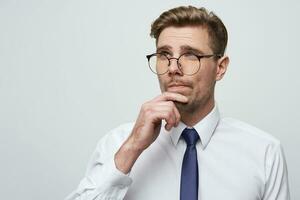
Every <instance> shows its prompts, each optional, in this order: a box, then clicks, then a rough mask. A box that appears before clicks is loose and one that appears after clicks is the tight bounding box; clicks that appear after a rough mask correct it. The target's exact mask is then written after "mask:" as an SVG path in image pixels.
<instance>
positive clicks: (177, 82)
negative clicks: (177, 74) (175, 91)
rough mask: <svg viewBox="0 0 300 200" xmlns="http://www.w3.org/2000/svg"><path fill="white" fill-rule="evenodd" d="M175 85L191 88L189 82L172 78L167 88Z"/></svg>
mask: <svg viewBox="0 0 300 200" xmlns="http://www.w3.org/2000/svg"><path fill="white" fill-rule="evenodd" d="M177 85H183V86H188V87H192V85H193V84H192V82H191V81H187V80H181V79H179V78H172V80H171V81H170V83H168V84H167V86H168V87H172V86H177Z"/></svg>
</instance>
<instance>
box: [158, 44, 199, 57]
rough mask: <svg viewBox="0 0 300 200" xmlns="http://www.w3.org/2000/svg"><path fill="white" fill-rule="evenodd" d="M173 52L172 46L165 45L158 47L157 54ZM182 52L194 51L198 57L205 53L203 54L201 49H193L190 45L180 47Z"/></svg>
mask: <svg viewBox="0 0 300 200" xmlns="http://www.w3.org/2000/svg"><path fill="white" fill-rule="evenodd" d="M164 50H165V51H171V50H172V47H171V46H170V45H164V46H161V47H158V48H157V49H156V53H158V52H160V51H164ZM180 51H181V52H184V51H192V52H193V53H195V54H198V55H201V54H202V55H203V54H204V53H203V51H201V50H200V49H196V48H194V47H191V46H189V45H183V46H181V47H180ZM171 54H173V53H172V51H171Z"/></svg>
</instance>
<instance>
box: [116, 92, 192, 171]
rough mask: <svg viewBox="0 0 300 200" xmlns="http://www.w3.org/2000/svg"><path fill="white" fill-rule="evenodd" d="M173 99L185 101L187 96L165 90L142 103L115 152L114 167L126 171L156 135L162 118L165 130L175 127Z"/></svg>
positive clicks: (176, 116)
mask: <svg viewBox="0 0 300 200" xmlns="http://www.w3.org/2000/svg"><path fill="white" fill-rule="evenodd" d="M174 101H176V102H180V103H187V101H188V99H187V97H185V96H183V95H181V94H178V93H170V92H165V93H163V94H161V95H159V96H158V97H156V98H154V99H153V100H151V101H149V102H146V103H144V104H143V105H142V107H141V110H140V113H139V115H138V118H137V120H136V123H135V125H134V127H133V130H132V132H131V134H130V136H129V137H128V139H127V140H126V141H125V142H124V144H123V145H122V146H121V147H120V149H119V151H118V152H117V153H116V154H115V164H116V167H117V168H118V169H119V170H120V171H122V172H123V173H125V174H126V173H128V172H129V171H130V170H131V168H132V166H133V165H134V163H135V161H136V159H137V158H138V157H139V155H140V154H141V153H142V152H143V151H144V150H145V149H146V148H148V147H149V146H150V145H151V144H152V143H153V142H154V141H155V140H156V138H157V137H158V135H159V132H160V129H161V124H162V120H165V121H166V125H165V128H166V130H168V131H169V130H171V128H172V127H176V126H177V125H178V123H179V121H180V114H179V111H178V110H177V108H176V106H175V104H174Z"/></svg>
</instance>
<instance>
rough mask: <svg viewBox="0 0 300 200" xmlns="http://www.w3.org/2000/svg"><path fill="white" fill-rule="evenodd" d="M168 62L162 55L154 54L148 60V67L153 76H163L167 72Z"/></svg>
mask: <svg viewBox="0 0 300 200" xmlns="http://www.w3.org/2000/svg"><path fill="white" fill-rule="evenodd" d="M168 66H169V60H168V58H167V56H165V55H163V54H155V55H153V56H151V58H150V59H149V67H150V69H151V70H152V71H153V72H154V73H155V74H164V73H166V72H167V71H168Z"/></svg>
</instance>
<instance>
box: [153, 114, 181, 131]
mask: <svg viewBox="0 0 300 200" xmlns="http://www.w3.org/2000/svg"><path fill="white" fill-rule="evenodd" d="M152 117H153V118H154V121H159V120H165V121H166V125H165V128H166V129H167V130H168V131H169V130H170V129H171V128H172V127H174V126H175V124H176V119H175V114H174V113H173V112H172V111H169V110H166V111H165V110H160V111H156V112H153V116H152Z"/></svg>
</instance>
